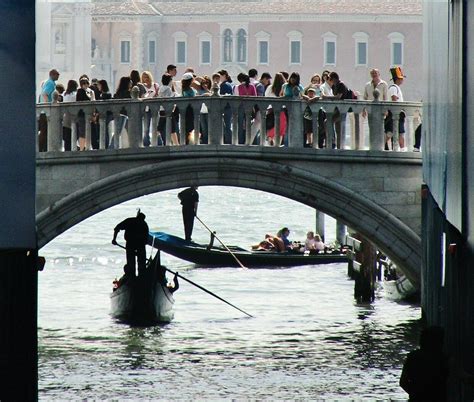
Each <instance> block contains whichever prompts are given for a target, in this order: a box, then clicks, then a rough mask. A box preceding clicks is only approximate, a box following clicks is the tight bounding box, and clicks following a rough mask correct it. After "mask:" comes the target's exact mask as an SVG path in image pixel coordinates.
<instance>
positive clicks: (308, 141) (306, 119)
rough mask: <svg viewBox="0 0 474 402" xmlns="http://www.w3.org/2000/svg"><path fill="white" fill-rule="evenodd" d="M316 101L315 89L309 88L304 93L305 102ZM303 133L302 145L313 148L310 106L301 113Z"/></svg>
mask: <svg viewBox="0 0 474 402" xmlns="http://www.w3.org/2000/svg"><path fill="white" fill-rule="evenodd" d="M317 100H318V97H317V96H316V88H313V87H310V88H308V89H307V91H306V101H307V102H308V103H309V104H310V103H314V102H315V101H317ZM303 132H304V144H303V146H304V147H305V148H312V147H313V112H312V111H311V108H310V106H309V105H308V106H306V108H305V110H304V113H303Z"/></svg>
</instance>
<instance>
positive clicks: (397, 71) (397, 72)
mask: <svg viewBox="0 0 474 402" xmlns="http://www.w3.org/2000/svg"><path fill="white" fill-rule="evenodd" d="M390 74H392V80H393V81H395V80H397V79H399V80H402V79H403V78H405V75H404V74H403V71H402V68H401V67H392V68H391V69H390Z"/></svg>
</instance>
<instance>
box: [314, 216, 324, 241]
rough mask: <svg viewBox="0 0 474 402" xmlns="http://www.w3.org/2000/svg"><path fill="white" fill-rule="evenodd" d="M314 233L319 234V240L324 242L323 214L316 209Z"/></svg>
mask: <svg viewBox="0 0 474 402" xmlns="http://www.w3.org/2000/svg"><path fill="white" fill-rule="evenodd" d="M316 233H317V234H319V236H321V240H322V241H323V243H324V238H325V227H324V214H323V213H322V212H321V211H318V210H316Z"/></svg>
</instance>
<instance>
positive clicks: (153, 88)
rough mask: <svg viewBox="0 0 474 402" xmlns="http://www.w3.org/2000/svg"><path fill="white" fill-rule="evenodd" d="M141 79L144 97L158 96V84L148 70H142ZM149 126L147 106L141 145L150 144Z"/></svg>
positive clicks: (149, 118) (149, 114) (149, 119)
mask: <svg viewBox="0 0 474 402" xmlns="http://www.w3.org/2000/svg"><path fill="white" fill-rule="evenodd" d="M141 81H142V84H143V86H144V87H145V91H146V92H145V95H143V97H144V98H146V99H149V98H156V97H157V96H158V84H157V83H156V82H155V81H154V80H153V75H152V74H151V72H149V71H143V72H142V76H141ZM150 126H151V110H150V107H149V106H146V107H145V125H144V130H145V132H144V133H143V146H144V147H149V146H150V144H151V141H150Z"/></svg>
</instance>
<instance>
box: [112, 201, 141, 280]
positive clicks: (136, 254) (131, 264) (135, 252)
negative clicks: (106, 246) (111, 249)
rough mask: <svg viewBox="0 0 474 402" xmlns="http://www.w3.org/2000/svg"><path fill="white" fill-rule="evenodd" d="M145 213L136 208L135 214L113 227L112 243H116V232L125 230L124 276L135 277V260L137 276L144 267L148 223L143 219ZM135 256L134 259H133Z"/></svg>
mask: <svg viewBox="0 0 474 402" xmlns="http://www.w3.org/2000/svg"><path fill="white" fill-rule="evenodd" d="M145 218H146V217H145V214H143V213H142V212H140V210H138V213H137V216H136V217H133V218H127V219H125V220H123V221H122V222H120V223H119V224H118V225H117V226H115V229H114V237H113V239H112V244H113V245H117V244H118V243H117V234H118V233H119V232H120V231H121V230H124V231H125V235H124V238H125V241H126V244H125V249H126V252H127V268H126V272H125V276H127V275H128V276H129V277H135V267H136V262H137V263H138V276H142V275H143V274H144V272H145V268H146V251H145V246H146V244H147V241H148V232H149V229H148V225H147V223H146V221H145ZM135 258H136V261H135Z"/></svg>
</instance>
